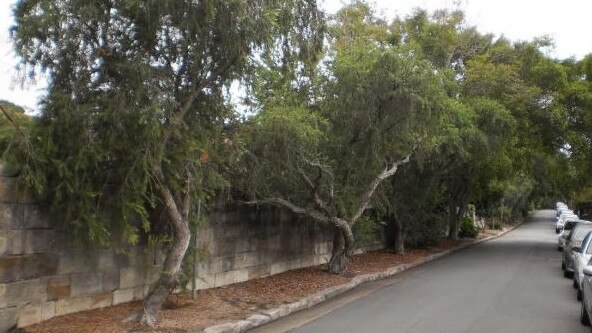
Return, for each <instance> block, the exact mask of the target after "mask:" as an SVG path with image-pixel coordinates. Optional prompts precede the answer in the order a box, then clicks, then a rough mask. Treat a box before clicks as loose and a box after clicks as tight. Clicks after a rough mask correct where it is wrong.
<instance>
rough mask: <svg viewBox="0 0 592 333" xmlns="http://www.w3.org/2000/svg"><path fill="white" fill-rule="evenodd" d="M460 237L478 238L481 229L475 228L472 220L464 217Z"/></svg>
mask: <svg viewBox="0 0 592 333" xmlns="http://www.w3.org/2000/svg"><path fill="white" fill-rule="evenodd" d="M458 235H459V236H460V237H468V238H476V237H477V236H479V229H478V228H477V226H475V224H474V223H473V220H472V219H471V218H469V217H464V218H463V219H462V220H461V224H460V232H459V234H458Z"/></svg>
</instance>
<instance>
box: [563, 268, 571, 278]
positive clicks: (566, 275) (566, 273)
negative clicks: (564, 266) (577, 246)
mask: <svg viewBox="0 0 592 333" xmlns="http://www.w3.org/2000/svg"><path fill="white" fill-rule="evenodd" d="M571 274H572V273H571V272H568V271H567V270H564V271H563V277H565V278H568V279H569V278H571V277H572V275H571Z"/></svg>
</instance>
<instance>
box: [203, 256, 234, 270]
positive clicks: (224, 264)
mask: <svg viewBox="0 0 592 333" xmlns="http://www.w3.org/2000/svg"><path fill="white" fill-rule="evenodd" d="M233 268H234V256H224V257H214V258H211V259H210V264H209V269H208V270H207V272H208V274H218V273H224V272H228V271H231V270H232V269H233Z"/></svg>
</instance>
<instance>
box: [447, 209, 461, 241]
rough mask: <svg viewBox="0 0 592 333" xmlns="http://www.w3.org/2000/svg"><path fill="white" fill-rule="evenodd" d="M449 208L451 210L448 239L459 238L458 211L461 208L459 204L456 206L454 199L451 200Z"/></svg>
mask: <svg viewBox="0 0 592 333" xmlns="http://www.w3.org/2000/svg"><path fill="white" fill-rule="evenodd" d="M448 209H449V210H450V211H449V213H448V239H451V240H458V233H459V231H460V220H459V218H458V211H459V210H460V209H459V207H458V206H456V204H455V203H454V201H452V202H451V204H450V205H449V207H448Z"/></svg>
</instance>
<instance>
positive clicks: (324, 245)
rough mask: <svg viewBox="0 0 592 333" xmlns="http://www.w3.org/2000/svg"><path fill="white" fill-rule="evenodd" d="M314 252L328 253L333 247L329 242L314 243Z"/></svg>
mask: <svg viewBox="0 0 592 333" xmlns="http://www.w3.org/2000/svg"><path fill="white" fill-rule="evenodd" d="M314 247H315V248H314V253H315V254H326V253H329V251H330V250H329V249H330V248H331V246H330V244H329V243H328V242H317V243H315V245H314Z"/></svg>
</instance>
